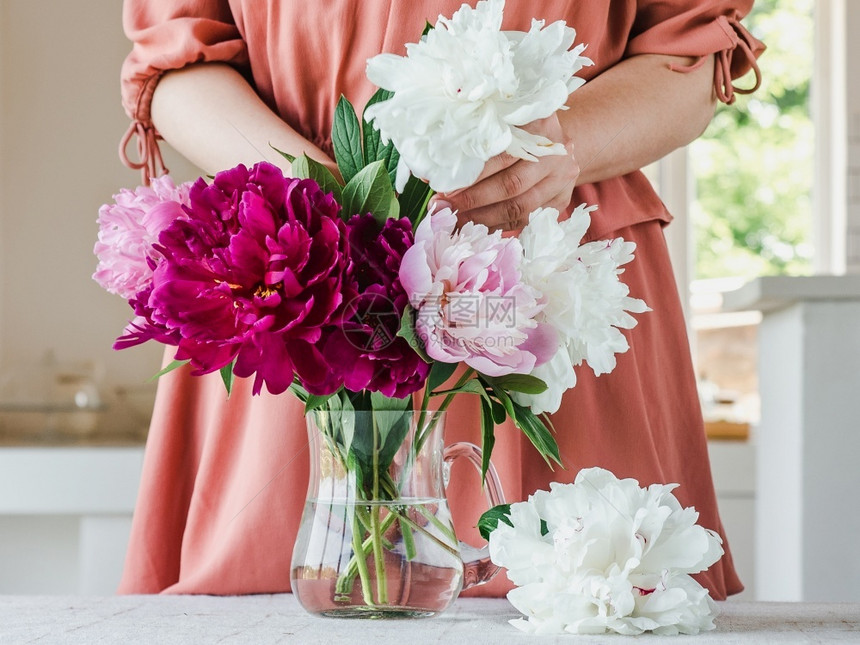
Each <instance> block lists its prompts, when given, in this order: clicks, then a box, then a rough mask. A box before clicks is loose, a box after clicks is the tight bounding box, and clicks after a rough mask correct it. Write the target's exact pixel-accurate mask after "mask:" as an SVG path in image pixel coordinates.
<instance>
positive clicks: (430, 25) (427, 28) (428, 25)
mask: <svg viewBox="0 0 860 645" xmlns="http://www.w3.org/2000/svg"><path fill="white" fill-rule="evenodd" d="M434 29H436V27H434V26H433V23H431V22H430V21H429V20H425V21H424V31H422V32H421V36H422V37H423V36H426V35H427V34H429V33H430V32H431V31H433V30H434Z"/></svg>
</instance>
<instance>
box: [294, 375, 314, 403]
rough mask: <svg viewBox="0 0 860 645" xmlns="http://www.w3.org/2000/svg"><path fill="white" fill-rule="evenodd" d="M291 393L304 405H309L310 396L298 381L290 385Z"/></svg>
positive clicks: (295, 380)
mask: <svg viewBox="0 0 860 645" xmlns="http://www.w3.org/2000/svg"><path fill="white" fill-rule="evenodd" d="M290 392H292V393H293V394H294V395H295V396H296V397H297V398H298V399H299V401H301V402H302V403H307V401H308V398H309V397H310V394H308V391H307V390H306V389H305V388H304V387H303V386H302V384H301V383H299V381H298V379H294V380H293V382H292V383H290Z"/></svg>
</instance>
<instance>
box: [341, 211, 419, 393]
mask: <svg viewBox="0 0 860 645" xmlns="http://www.w3.org/2000/svg"><path fill="white" fill-rule="evenodd" d="M347 229H348V235H349V244H350V249H351V253H352V259H353V272H354V276H355V279H356V281H357V283H358V289H359V292H360V295H358V296H357V297H356V298H355V299H354V300H353V301H351V302H350V303H348V312H349V318H348V319H347V320H344V322H343V325H342V326H341V327H338V328H334V329H332V331H331V332H330V333H329V334H328V338H327V339H326V341H325V349H324V353H325V356H326V361H327V363H328V364H329V365H331V366H332V367H333V368H334V369H339V370H340V371H341V372H342V374H341V377H342V378H343V382H344V385H345V387H346V388H347V389H349V390H352V391H354V392H357V391H359V390H365V389H366V390H369V391H374V392H382V393H383V394H385V395H386V396H393V397H398V398H403V397H405V396H407V395H409V394H412V392H415V391H416V390H419V389H420V388H421V387H422V386H423V384H424V381H425V380H426V378H427V374H428V373H429V371H430V365H428V364H427V363H426V362H425V361H424V360H423V359H422V358H421V357H420V356H419V355H418V354H417V353H416V352H415V350H414V349H413V348H412V347H411V346H410V345H409V342H407V341H406V340H405V339H403V338H400V337H398V336H397V331H398V329H399V327H400V318H401V316H402V315H403V312H404V311H405V310H406V307H407V305H408V304H409V298H408V296H407V295H406V291H405V290H404V289H403V286H402V285H401V284H400V277H399V275H398V274H399V271H400V263H401V261H402V259H403V255H404V254H405V253H406V251H407V250H408V249H409V248H410V247H411V246H412V243H413V235H412V223H411V222H410V221H409V220H408V219H406V218H403V219H399V220H395V219H388V220H386V221H385V224H384V225H383V226H382V230H381V231H380V228H379V225H378V224H377V223H376V220H374V218H373V215H369V214H368V215H356V216H354V217H352V218H351V219H350V220H349V222H348V223H347Z"/></svg>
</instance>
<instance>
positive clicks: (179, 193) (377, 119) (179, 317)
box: [94, 0, 647, 603]
mask: <svg viewBox="0 0 860 645" xmlns="http://www.w3.org/2000/svg"><path fill="white" fill-rule="evenodd" d="M503 6H504V2H503V0H487V1H486V2H479V3H478V5H477V7H476V8H474V9H473V8H471V7H469V6H466V5H464V6H463V7H462V8H461V9H460V10H459V11H458V12H457V13H456V14H454V16H453V17H452V18H450V19H446V18H440V20H439V23H438V24H437V26H436V28H433V29H429V30H427V31H426V32H425V34H424V36H423V37H422V39H421V41H420V42H419V43H417V44H413V45H410V46H408V48H407V51H408V54H407V56H406V57H397V56H393V55H381V56H378V57H375V58H373V59H371V60H370V61H369V63H368V75H369V77H370V78H371V80H373V81H374V82H376V83H377V84H378V85H380V86H381V89H380V90H379V91H378V92H377V93H376V94H375V95H374V97H373V98H372V99H371V100H370V102H369V103H368V105H367V107H366V108H365V110H364V113H363V115H362V118H361V119H359V116H358V114H357V113H356V112H355V110H354V108H353V106H352V105H351V104H350V103H349V101H347V100H346V99H345V98H341V100H340V101H339V103H338V105H337V107H336V110H335V118H334V124H333V130H332V141H333V143H334V155H335V159H336V161H337V166H338V170H339V172H340V175H341V177H342V178H343V182H341V181H340V180H339V179H338V178H336V177H335V175H334V174H333V173H332V172H331V171H330V170H329V169H328V168H327V167H326V166H324V165H322V164H320V163H318V162H316V161H314V160H312V159H310V158H308V157H307V156H306V155H299V156H297V157H292V156H290V155H287V154H285V153H282V154H284V156H285V157H287V158H288V160H289V161H290V162H291V165H292V177H285V176H284V174H283V173H282V172H281V171H280V170H279V169H278V168H277V167H275V166H274V165H272V164H269V163H258V164H256V165H254V166H253V167H251V168H247V167H245V166H237V167H235V168H232V169H229V170H225V171H223V172H219V173H218V174H216V175H215V176H214V178H212V179H211V181H210V180H208V179H207V178H200V179H198V180H196V181H195V182H193V183H191V184H183V185H181V186H178V187H177V186H175V185H174V184H173V182H172V180H171V179H170V178H169V177H161V178H156V179H153V180H152V184H151V186H149V187H141V188H138V189H137V190H135V191H133V192H132V191H127V190H124V191H121V192H120V193H119V194H118V195H116V196H115V203H114V204H110V205H105V206H104V207H102V209H101V211H100V217H99V225H100V232H99V241H98V243H97V244H96V248H95V252H96V254H97V255H98V258H99V266H98V269H97V271H96V273H95V275H94V278H95V279H96V280H97V281H98V282H99V284H101V285H102V286H103V287H104V288H106V289H107V290H108V291H111V292H113V293H117V294H119V295H120V296H122V297H124V298H125V299H127V300H128V302H129V305H130V306H131V307H132V309H133V310H134V313H135V317H134V319H133V320H132V321H131V323H130V324H129V325H128V327H127V329H126V330H125V333H124V334H123V335H122V336H121V337H120V338H119V339H118V340H117V342H116V344H115V347H116V348H118V349H121V348H126V347H131V346H134V345H137V344H140V343H143V342H146V341H148V340H155V341H157V342H160V343H163V344H165V345H170V346H174V347H176V352H175V360H174V361H173V363H171V364H170V365H169V366H168V367H167V368H166V369H165V370H164V371H165V372H166V371H168V370H171V369H174V368H176V367H178V366H180V365H184V364H186V363H188V364H190V367H191V369H192V373H193V374H195V375H202V374H208V373H211V372H216V371H218V372H220V373H221V376H222V378H223V380H224V383H225V386H226V388H227V391H228V393H229V391H230V388H231V386H232V383H233V379H234V377H237V376H238V377H243V378H252V379H253V380H254V381H253V392H254V394H258V393H260V392H261V391H262V389H263V387H265V388H266V389H267V390H268V391H269V392H271V393H273V394H280V393H282V392H285V391H286V390H291V391H292V392H293V393H294V394H295V395H297V396H299V397H300V398H301V400H302V401H303V402H304V403H305V410H306V413H307V414H315V415H319V419H318V425H319V427H320V430H321V431H322V432H323V433H324V434H325V435H326V441H327V443H328V445H329V447H330V449H331V450H332V453H333V455H334V458H335V459H336V460H337V462H338V464H339V466H340V467H341V468H342V469H344V470H345V471H349V472H353V473H355V475H356V477H355V481H356V482H357V484H356V486H357V487H358V492H357V494H358V495H359V497H360V498H361V499H365V500H379V499H382V500H386V499H387V500H394V499H396V497H397V495H398V492H399V491H398V484H397V482H396V481H393V480H392V479H391V478H390V477H388V476H387V475H386V468H387V467H388V466H389V465H390V461H391V459H392V458H393V454H394V452H393V450H391V449H389V448H391V447H392V446H393V447H396V446H397V444H398V441H402V439H403V434H402V433H403V432H405V427H406V425H405V424H398V423H395V422H391V421H390V419H389V420H387V421H386V422H385V424H377V423H375V422H374V423H370V424H368V425H367V427H361V428H359V427H355V426H353V425H349V426H347V424H346V422H343V421H339V422H334V421H331V419H341V420H342V419H345V418H346V417H345V414H344V413H348V412H351V411H354V410H356V411H357V410H365V411H371V412H374V413H375V412H376V411H379V412H380V413H382V412H384V413H385V414H386V415H391V414H392V413H394V414H400V415H402V416H403V417H404V418H405V417H406V415H411V414H412V412H413V410H414V408H416V406H417V409H418V411H419V412H420V415H421V417H422V420H424V421H426V423H421V424H419V428H424V430H421V431H422V432H423V433H424V434H422V435H421V436H419V437H418V438H417V439H416V440H415V441H414V443H413V450H414V451H416V452H417V451H420V450H421V448H422V445H423V441H424V437H425V436H426V435H428V434H429V432H430V430H432V428H433V425H434V422H435V421H434V420H435V419H436V418H438V415H439V413H441V412H442V411H444V410H445V408H447V407H448V405H449V404H450V402H451V401H452V399H453V397H454V396H455V395H457V394H460V393H468V394H472V395H477V396H479V397H480V400H481V411H482V418H483V423H482V427H483V431H482V437H483V448H484V451H483V463H482V471H483V473H486V470H487V467H488V464H489V459H490V455H491V451H492V447H493V428H494V424H496V423H501V422H502V421H503V420H504V419H506V418H511V419H512V420H513V422H514V424H515V425H516V426H517V427H519V428H520V429H521V430H522V431H523V432H524V433H525V434H526V435H527V436H528V438H529V439H530V440H531V442H532V443H533V444H534V445H535V447H536V448H537V449H538V450H539V451H540V453H541V454H542V455H543V456H544V458H545V459H546V460H547V461H548V462H550V461H556V462H558V461H559V454H558V447H557V445H556V442H555V440H554V438H553V435H552V432H550V429H549V428H548V426H547V423H548V419H547V417H546V416H545V415H543V413H551V412H554V411H555V410H557V409H558V407H559V405H560V403H561V397H562V394H563V393H564V392H565V390H567V389H568V388H570V387H573V386H574V384H575V382H576V377H575V372H574V367H576V366H578V365H580V364H581V363H582V362H583V361H586V362H587V363H588V364H589V366H590V367H591V368H592V369H593V370H594V372H595V373H596V374H601V373H605V372H609V371H610V370H612V369H613V368H614V365H615V354H616V353H619V352H624V351H626V349H627V344H626V341H625V339H624V336H623V335H622V333H621V332H620V331H619V329H624V328H631V327H633V326H634V325H635V324H636V320H635V319H634V318H633V317H632V316H631V315H630V313H629V312H633V313H639V312H644V311H646V310H647V307H646V306H645V304H644V303H643V302H642V301H641V300H637V299H635V298H631V297H630V296H629V295H628V289H627V287H626V286H625V285H624V284H623V283H622V282H621V281H620V279H619V275H620V274H621V273H622V271H623V269H622V267H623V266H624V265H625V264H626V263H628V262H629V261H631V260H632V258H633V255H632V254H633V250H634V245H633V244H632V243H629V242H625V241H624V240H622V239H615V240H608V241H602V242H592V243H588V244H581V241H582V237H583V235H584V234H585V232H586V229H587V228H588V226H589V223H590V213H591V211H593V210H594V208H595V207H594V206H590V207H588V206H585V205H582V206H580V207H578V208H576V209H575V210H574V211H573V213H572V214H571V215H570V217H569V218H567V219H564V220H560V217H559V213H558V212H556V211H555V210H553V209H548V208H545V209H538V210H537V211H535V212H534V213H532V215H531V218H530V222H529V224H528V226H526V228H525V230H524V231H523V232H522V234H521V235H520V236H519V238H514V237H503V236H502V234H501V232H498V231H496V232H490V231H489V230H488V229H487V228H486V227H485V226H482V225H478V224H474V223H467V224H465V225H463V226H462V227H460V228H457V226H456V224H457V218H456V214H455V213H453V212H451V211H450V210H448V209H441V210H436V211H432V212H428V208H427V204H428V201H429V198H430V196H431V195H432V193H433V190H444V191H448V190H453V189H456V188H461V187H464V186H467V185H469V184H471V183H472V182H474V180H475V179H476V178H477V176H478V175H479V173H480V172H481V169H482V168H483V166H484V164H485V162H486V161H487V160H488V159H490V158H491V157H492V156H494V155H497V154H499V153H501V152H503V151H507V152H509V153H510V154H512V155H515V156H518V157H521V158H523V159H535V158H536V157H537V156H540V155H546V154H564V148H563V146H561V145H560V144H559V143H558V142H552V141H548V140H545V139H542V138H540V137H536V136H535V135H532V134H530V133H528V132H526V131H525V130H523V129H522V127H521V126H524V125H526V124H527V123H529V122H531V121H534V120H536V119H541V118H545V117H547V116H550V115H551V114H553V113H554V112H555V111H556V110H559V109H563V108H564V103H565V101H566V100H567V96H568V94H569V93H570V92H571V91H573V90H574V89H576V87H578V86H579V85H580V84H581V83H582V82H583V81H582V80H581V79H577V78H576V77H575V76H574V74H575V73H576V72H577V71H578V70H579V69H580V68H581V66H582V65H587V64H590V63H591V61H589V60H588V59H586V58H583V57H582V56H580V54H581V52H582V49H583V48H584V46H582V45H580V46H578V47H575V48H573V49H571V47H572V45H573V41H574V37H575V32H574V31H573V29H570V28H569V27H567V26H565V25H564V24H563V23H561V22H557V23H553V24H551V25H549V26H547V27H544V25H543V23H542V22H539V21H535V22H534V23H533V25H532V28H531V30H530V31H529V32H528V33H510V32H503V31H501V20H502V11H503ZM476 51H477V52H481V54H480V55H475V54H474V52H476ZM464 52H471V53H470V54H468V55H467V54H466V53H464ZM431 210H432V209H431ZM458 367H460V368H461V369H460V370H459V372H458V371H457V368H458ZM455 372H457V373H456V375H455ZM452 381H453V382H452ZM413 395H415V396H413ZM431 402H432V404H431ZM326 414H329V415H331V416H328V417H325V418H324V415H326ZM325 419H329V420H328V421H326V420H325ZM378 425H384V426H385V428H387V430H385V432H386V435H385V436H384V437H382V436H377V435H376V434H373V433H378V432H380V430H379V427H378ZM392 428H403V430H400V429H398V430H397V431H396V432H395V431H394V430H392ZM362 433H371V434H372V436H368V437H365V436H363V434H362ZM383 444H384V446H383ZM389 444H391V445H389ZM368 445H370V446H376V447H378V448H379V447H380V446H383V448H384V449H375V450H364V449H360V448H359V447H360V446H368ZM397 508H398V507H396V506H395V505H391V508H390V509H389V512H390V513H392V514H394V515H392V517H394V516H395V515H396V514H397V513H399V512H400V511H398V510H397ZM357 517H358V516H357ZM377 519H378V518H377ZM355 521H356V522H358V521H359V520H358V519H356V520H355ZM369 521H370V524H368V525H367V526H361V527H359V526H358V525H356V527H355V528H356V530H357V531H358V530H359V529H360V530H361V531H364V532H365V534H367V535H369V539H368V541H367V544H370V543H371V542H373V543H374V544H377V543H378V542H379V541H380V540H381V531H382V529H381V528H380V526H381V525H380V524H378V523H377V524H373V520H372V519H371V520H369ZM389 525H390V522H389ZM410 526H411V525H410ZM413 528H414V527H413ZM418 529H420V527H418ZM418 529H416V530H418ZM370 538H373V539H370ZM370 548H371V547H367V549H368V550H367V551H366V552H365V554H369V553H370ZM377 564H379V563H377ZM360 572H361V571H360ZM362 575H364V574H362ZM366 582H367V581H366V580H364V579H362V583H363V587H365V584H364V583H366ZM380 597H382V595H381V594H380ZM369 602H370V600H369ZM373 602H377V603H378V602H380V600H379V598H377V599H376V600H373Z"/></svg>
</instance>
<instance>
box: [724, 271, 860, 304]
mask: <svg viewBox="0 0 860 645" xmlns="http://www.w3.org/2000/svg"><path fill="white" fill-rule="evenodd" d="M805 300H829V301H835V300H860V275H809V276H788V275H774V276H763V277H760V278H755V279H754V280H751V281H750V282H748V283H746V284H745V285H743V286H742V287H741V288H740V289H736V290H735V291H727V292H726V293H724V294H723V306H722V309H723V311H748V310H756V311H762V312H769V311H775V310H777V309H782V308H783V307H787V306H789V305H791V304H792V303H795V302H800V301H805Z"/></svg>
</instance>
